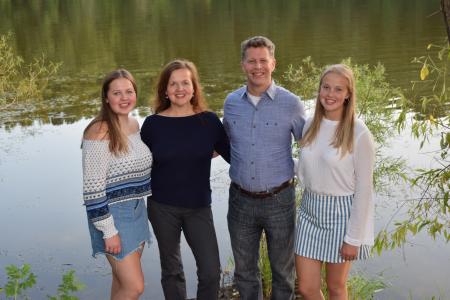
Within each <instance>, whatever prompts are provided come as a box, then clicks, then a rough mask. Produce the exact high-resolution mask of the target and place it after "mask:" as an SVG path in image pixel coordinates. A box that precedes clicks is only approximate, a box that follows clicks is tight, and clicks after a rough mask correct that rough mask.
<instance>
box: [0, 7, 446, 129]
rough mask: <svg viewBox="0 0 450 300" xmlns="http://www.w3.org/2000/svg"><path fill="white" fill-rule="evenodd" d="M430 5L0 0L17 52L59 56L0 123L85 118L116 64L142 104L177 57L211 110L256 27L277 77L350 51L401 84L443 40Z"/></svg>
mask: <svg viewBox="0 0 450 300" xmlns="http://www.w3.org/2000/svg"><path fill="white" fill-rule="evenodd" d="M438 8H439V4H438V3H437V1H428V0H412V1H411V0H399V1H388V0H383V1H379V0H370V1H364V2H361V1H355V0H342V1H331V0H329V1H313V0H301V1H292V0H281V1H276V2H274V1H271V0H258V1H256V0H252V1H239V0H227V1H223V0H208V1H206V0H195V1H186V2H181V3H180V2H179V1H176V0H164V1H163V0H157V1H142V0H134V1H127V2H126V3H124V2H123V1H119V0H114V1H109V0H108V1H106V0H100V1H90V0H80V1H69V0H56V1H47V0H38V1H11V0H0V14H1V18H0V34H5V33H6V32H8V31H11V32H13V34H14V37H13V41H14V45H13V46H14V47H15V49H16V50H17V52H18V54H19V55H21V56H23V57H24V58H25V60H27V61H31V60H32V59H33V57H37V56H40V55H41V54H42V53H45V55H46V56H47V57H48V59H49V60H51V61H54V62H62V63H63V65H62V68H61V70H60V72H59V75H58V77H56V78H52V80H51V83H50V85H49V88H48V95H47V97H45V100H43V101H39V102H32V101H31V102H29V103H26V104H24V105H18V106H17V107H14V108H13V109H11V110H10V111H8V112H5V113H4V112H0V114H1V117H2V118H1V120H0V126H6V127H8V128H11V127H13V126H15V124H17V125H20V126H28V125H30V124H31V123H32V120H36V119H39V120H41V122H43V123H45V124H47V123H51V122H52V121H51V120H54V119H55V116H56V117H58V116H59V117H60V118H63V119H67V121H68V122H73V121H76V120H79V119H80V118H82V117H91V116H93V115H94V114H95V109H96V107H97V106H96V105H97V102H96V101H97V99H98V87H99V81H100V80H101V78H102V77H103V75H104V73H106V72H108V71H110V70H112V69H114V68H117V67H125V68H127V69H129V70H130V71H131V72H132V73H133V74H134V75H135V77H136V78H137V80H138V84H139V88H140V95H139V103H138V104H139V105H140V106H143V107H145V106H148V102H149V99H150V97H151V94H150V91H151V90H152V89H153V86H154V81H155V79H156V77H157V74H158V72H159V71H160V69H161V67H162V65H164V64H165V63H166V62H167V61H169V60H171V59H173V58H176V57H184V58H187V59H190V60H193V61H194V62H195V63H196V65H197V66H198V69H199V72H200V76H201V78H202V82H203V84H204V86H205V92H206V96H207V99H208V101H209V103H210V106H211V107H212V108H213V109H214V110H220V108H221V107H222V104H223V99H224V98H225V95H226V94H227V93H228V92H230V91H232V90H234V89H235V88H236V87H238V86H239V85H240V84H242V82H243V77H242V75H241V71H240V67H239V55H240V54H239V44H240V42H241V41H242V40H243V39H245V38H247V37H248V36H251V35H255V34H263V35H267V36H269V37H271V38H272V39H273V40H274V42H275V43H276V45H277V53H276V55H277V61H278V64H277V70H276V72H275V74H274V75H275V78H276V80H278V81H281V82H283V78H282V74H283V73H284V72H285V71H286V70H287V67H288V65H289V64H293V65H298V64H300V62H301V60H302V59H303V58H304V57H307V56H312V57H313V60H314V61H315V62H316V63H318V64H329V63H336V62H339V61H341V60H342V59H343V58H346V57H352V59H353V61H354V62H356V63H359V64H366V63H368V64H372V65H373V64H376V63H377V62H378V61H381V62H382V63H383V64H384V65H385V67H386V69H387V76H388V79H389V81H390V82H391V84H392V85H393V86H401V87H403V88H406V87H409V86H410V81H411V80H413V79H415V78H417V66H415V65H412V64H410V61H411V59H412V58H413V57H415V56H421V55H424V52H425V47H426V45H428V44H429V43H431V42H440V41H441V40H442V38H443V37H445V28H444V25H443V22H442V17H441V15H439V14H436V15H434V16H432V17H428V16H429V15H430V14H432V13H433V12H435V11H436V10H438ZM2 124H3V125H2Z"/></svg>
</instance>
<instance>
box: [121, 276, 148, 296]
mask: <svg viewBox="0 0 450 300" xmlns="http://www.w3.org/2000/svg"><path fill="white" fill-rule="evenodd" d="M124 289H125V290H126V294H127V295H129V297H130V298H131V299H138V298H139V297H140V296H141V295H142V294H143V293H144V281H143V280H142V281H141V280H136V281H135V282H133V283H132V284H128V285H127V286H125V287H124Z"/></svg>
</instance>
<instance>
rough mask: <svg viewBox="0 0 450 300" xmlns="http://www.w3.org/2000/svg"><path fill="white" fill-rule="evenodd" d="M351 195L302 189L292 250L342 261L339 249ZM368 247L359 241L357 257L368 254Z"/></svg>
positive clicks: (314, 256)
mask: <svg viewBox="0 0 450 300" xmlns="http://www.w3.org/2000/svg"><path fill="white" fill-rule="evenodd" d="M352 200H353V195H349V196H332V195H322V194H316V193H313V192H311V191H308V190H305V191H304V192H303V197H302V201H301V202H300V207H299V209H298V211H297V225H296V233H295V253H296V254H297V255H299V256H304V257H307V258H311V259H316V260H320V261H322V262H328V263H343V262H345V260H344V259H343V258H342V257H341V255H340V253H339V251H340V250H341V247H342V244H343V242H344V236H345V233H346V231H347V223H348V220H349V218H350V209H351V206H352ZM370 249H371V247H370V246H368V245H361V247H359V251H358V256H357V259H366V258H368V257H370Z"/></svg>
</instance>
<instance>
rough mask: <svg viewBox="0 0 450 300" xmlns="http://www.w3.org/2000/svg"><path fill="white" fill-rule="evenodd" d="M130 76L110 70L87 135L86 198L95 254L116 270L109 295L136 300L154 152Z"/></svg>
mask: <svg viewBox="0 0 450 300" xmlns="http://www.w3.org/2000/svg"><path fill="white" fill-rule="evenodd" d="M136 96H137V89H136V83H135V81H134V79H133V77H132V75H131V74H130V73H129V72H128V71H126V70H123V69H119V70H116V71H113V72H112V73H110V74H108V75H107V76H106V77H105V79H104V81H103V86H102V94H101V111H100V113H99V115H98V116H97V117H96V118H95V119H94V120H92V121H91V123H90V124H89V125H88V126H87V128H86V129H85V131H84V135H83V143H82V149H83V198H84V203H85V205H86V211H87V216H88V225H89V232H90V235H91V242H92V255H93V256H94V257H95V256H96V255H97V254H106V258H107V259H108V262H109V264H110V265H111V269H112V286H111V299H138V298H139V296H140V295H141V294H142V293H143V291H144V276H143V273H142V268H141V261H140V259H141V255H142V250H143V248H144V244H145V242H147V243H149V242H150V231H149V225H148V221H147V210H146V207H145V203H144V197H145V196H147V195H150V194H151V191H150V172H151V166H152V155H151V152H150V150H149V149H148V148H147V146H146V145H145V144H144V143H142V141H141V137H140V133H139V124H138V122H137V121H136V120H135V119H134V118H132V117H130V116H129V113H130V112H131V110H132V109H133V108H134V107H135V105H136Z"/></svg>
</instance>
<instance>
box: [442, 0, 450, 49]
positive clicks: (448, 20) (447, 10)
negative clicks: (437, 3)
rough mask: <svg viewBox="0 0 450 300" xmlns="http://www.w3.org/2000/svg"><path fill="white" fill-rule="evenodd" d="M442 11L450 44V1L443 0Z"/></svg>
mask: <svg viewBox="0 0 450 300" xmlns="http://www.w3.org/2000/svg"><path fill="white" fill-rule="evenodd" d="M441 10H442V14H443V15H444V22H445V28H446V29H447V38H448V42H449V43H450V0H441Z"/></svg>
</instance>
